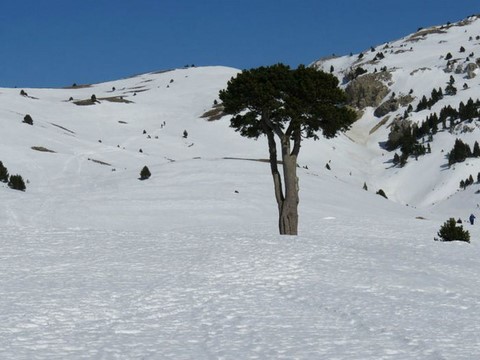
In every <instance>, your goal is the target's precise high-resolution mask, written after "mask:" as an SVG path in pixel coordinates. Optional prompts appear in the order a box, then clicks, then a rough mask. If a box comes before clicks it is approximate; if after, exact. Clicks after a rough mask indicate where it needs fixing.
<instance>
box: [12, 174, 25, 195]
mask: <svg viewBox="0 0 480 360" xmlns="http://www.w3.org/2000/svg"><path fill="white" fill-rule="evenodd" d="M8 186H9V187H10V188H12V189H14V190H20V191H25V189H26V188H27V187H26V186H25V182H24V181H23V178H22V176H21V175H12V176H10V179H9V180H8Z"/></svg>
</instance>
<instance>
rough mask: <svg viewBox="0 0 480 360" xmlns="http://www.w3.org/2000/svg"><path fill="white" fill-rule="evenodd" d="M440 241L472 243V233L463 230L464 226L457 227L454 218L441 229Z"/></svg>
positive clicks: (439, 233)
mask: <svg viewBox="0 0 480 360" xmlns="http://www.w3.org/2000/svg"><path fill="white" fill-rule="evenodd" d="M437 235H438V236H439V238H440V239H439V240H441V241H466V242H468V243H469V242H470V233H469V232H468V230H463V226H462V225H459V226H457V222H456V221H455V219H454V218H450V219H448V220H447V221H445V223H444V224H443V225H442V226H441V227H440V230H439V231H438V234H437Z"/></svg>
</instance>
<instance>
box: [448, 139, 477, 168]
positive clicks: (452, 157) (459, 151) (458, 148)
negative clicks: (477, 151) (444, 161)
mask: <svg viewBox="0 0 480 360" xmlns="http://www.w3.org/2000/svg"><path fill="white" fill-rule="evenodd" d="M470 156H472V150H471V149H470V146H468V144H465V143H464V142H463V141H462V140H460V139H456V140H455V145H453V149H452V150H451V151H450V154H449V155H448V165H453V164H455V163H458V162H462V161H465V159H466V158H468V157H470Z"/></svg>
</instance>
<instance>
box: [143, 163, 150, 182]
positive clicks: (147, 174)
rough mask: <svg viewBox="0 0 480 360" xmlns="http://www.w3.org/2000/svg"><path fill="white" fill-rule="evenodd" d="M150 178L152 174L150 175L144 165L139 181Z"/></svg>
mask: <svg viewBox="0 0 480 360" xmlns="http://www.w3.org/2000/svg"><path fill="white" fill-rule="evenodd" d="M150 176H152V174H151V173H150V170H149V169H148V167H147V166H146V165H145V166H144V167H143V169H142V171H140V180H147V179H148V178H149V177H150Z"/></svg>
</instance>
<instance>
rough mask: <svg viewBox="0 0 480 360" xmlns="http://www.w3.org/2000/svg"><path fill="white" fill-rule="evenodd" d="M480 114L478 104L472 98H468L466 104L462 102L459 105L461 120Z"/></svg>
mask: <svg viewBox="0 0 480 360" xmlns="http://www.w3.org/2000/svg"><path fill="white" fill-rule="evenodd" d="M478 115H479V114H478V110H477V106H476V104H475V103H474V102H473V100H472V98H470V99H468V101H467V103H466V104H464V103H463V102H460V104H459V105H458V116H459V118H460V120H461V121H465V120H470V119H474V118H477V117H478Z"/></svg>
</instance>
